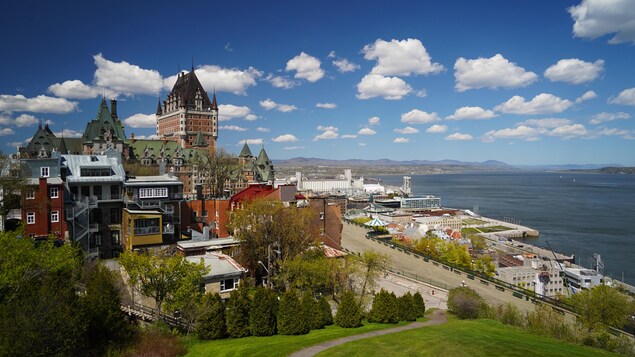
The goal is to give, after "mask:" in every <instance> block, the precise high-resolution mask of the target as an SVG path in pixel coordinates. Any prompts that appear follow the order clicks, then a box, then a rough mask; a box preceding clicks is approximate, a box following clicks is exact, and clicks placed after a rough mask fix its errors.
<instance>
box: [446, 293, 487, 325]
mask: <svg viewBox="0 0 635 357" xmlns="http://www.w3.org/2000/svg"><path fill="white" fill-rule="evenodd" d="M448 310H449V311H450V312H451V313H453V314H455V315H456V316H458V317H460V318H462V319H478V318H484V317H488V316H489V315H490V308H489V306H488V305H487V303H486V302H485V300H483V298H482V297H481V296H480V295H479V294H478V293H477V292H476V291H475V290H473V289H471V288H468V287H458V288H454V289H452V290H450V293H449V294H448Z"/></svg>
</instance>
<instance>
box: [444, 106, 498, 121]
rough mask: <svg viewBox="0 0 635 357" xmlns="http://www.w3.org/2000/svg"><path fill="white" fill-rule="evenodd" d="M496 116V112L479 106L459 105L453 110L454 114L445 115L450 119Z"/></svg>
mask: <svg viewBox="0 0 635 357" xmlns="http://www.w3.org/2000/svg"><path fill="white" fill-rule="evenodd" d="M495 116H496V113H494V112H493V111H491V110H489V109H483V108H481V107H461V108H459V109H457V110H455V111H454V114H452V115H450V116H447V117H445V118H446V119H450V120H464V119H491V118H494V117H495Z"/></svg>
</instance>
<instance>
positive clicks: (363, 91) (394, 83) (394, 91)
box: [357, 74, 412, 100]
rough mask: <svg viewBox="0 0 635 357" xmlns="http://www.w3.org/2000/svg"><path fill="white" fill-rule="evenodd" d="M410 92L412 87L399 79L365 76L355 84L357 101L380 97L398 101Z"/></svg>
mask: <svg viewBox="0 0 635 357" xmlns="http://www.w3.org/2000/svg"><path fill="white" fill-rule="evenodd" d="M410 92H412V87H410V85H408V83H406V82H405V81H404V80H403V79H401V78H399V77H385V76H383V75H379V74H367V75H365V76H364V78H362V80H361V81H360V82H359V83H358V84H357V98H359V99H370V98H374V97H382V98H384V99H389V100H399V99H401V98H403V97H404V96H406V95H408V94H410Z"/></svg>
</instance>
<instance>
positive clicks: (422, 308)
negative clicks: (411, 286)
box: [412, 291, 426, 317]
mask: <svg viewBox="0 0 635 357" xmlns="http://www.w3.org/2000/svg"><path fill="white" fill-rule="evenodd" d="M412 299H413V300H414V302H415V313H416V315H417V317H423V315H425V313H426V303H425V301H423V296H421V294H420V293H419V292H418V291H417V292H416V293H415V294H414V295H412Z"/></svg>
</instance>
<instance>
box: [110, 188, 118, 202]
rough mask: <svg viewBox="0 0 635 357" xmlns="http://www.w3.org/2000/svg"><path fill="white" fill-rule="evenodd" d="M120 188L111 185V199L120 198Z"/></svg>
mask: <svg viewBox="0 0 635 357" xmlns="http://www.w3.org/2000/svg"><path fill="white" fill-rule="evenodd" d="M119 196H120V194H119V186H118V185H111V186H110V198H111V199H118V198H120V197H119Z"/></svg>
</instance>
